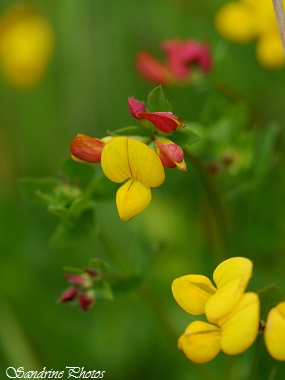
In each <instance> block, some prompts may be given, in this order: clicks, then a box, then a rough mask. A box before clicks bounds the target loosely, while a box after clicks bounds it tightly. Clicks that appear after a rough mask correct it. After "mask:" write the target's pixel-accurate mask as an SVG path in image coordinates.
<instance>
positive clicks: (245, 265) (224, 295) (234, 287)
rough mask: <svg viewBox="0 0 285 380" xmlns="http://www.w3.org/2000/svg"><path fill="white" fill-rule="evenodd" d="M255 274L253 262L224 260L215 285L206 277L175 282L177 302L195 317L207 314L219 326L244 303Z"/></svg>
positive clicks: (173, 284) (237, 258)
mask: <svg viewBox="0 0 285 380" xmlns="http://www.w3.org/2000/svg"><path fill="white" fill-rule="evenodd" d="M251 275H252V262H251V261H250V260H249V259H247V258H244V257H232V258H230V259H228V260H225V261H223V262H222V263H221V264H220V265H218V266H217V268H216V269H215V271H214V274H213V279H214V282H215V284H216V287H215V286H214V285H213V284H212V282H211V281H210V280H209V279H208V278H207V277H206V276H203V275H196V274H192V275H187V276H183V277H180V278H177V279H175V280H174V281H173V283H172V293H173V296H174V298H175V300H176V302H177V303H178V304H179V306H181V307H182V308H183V309H184V310H185V311H187V312H188V313H190V314H192V315H200V314H203V313H205V314H206V317H207V319H208V320H209V321H210V322H212V323H216V322H217V321H219V320H221V318H223V317H224V316H225V315H227V314H228V313H229V312H230V311H231V310H232V309H233V308H234V307H235V306H236V305H237V304H238V303H239V301H240V300H241V298H242V296H243V293H244V291H245V289H246V287H247V284H248V282H249V280H250V278H251Z"/></svg>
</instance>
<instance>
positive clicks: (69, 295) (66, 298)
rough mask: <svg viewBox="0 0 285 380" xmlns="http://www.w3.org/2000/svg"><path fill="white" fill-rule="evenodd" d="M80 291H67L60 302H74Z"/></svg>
mask: <svg viewBox="0 0 285 380" xmlns="http://www.w3.org/2000/svg"><path fill="white" fill-rule="evenodd" d="M77 293H78V290H77V289H76V288H69V289H66V290H65V291H64V292H63V294H62V295H61V297H60V299H59V302H67V301H71V300H73V299H74V298H75V297H76V296H77Z"/></svg>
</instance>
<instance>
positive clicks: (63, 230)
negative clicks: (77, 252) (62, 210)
mask: <svg viewBox="0 0 285 380" xmlns="http://www.w3.org/2000/svg"><path fill="white" fill-rule="evenodd" d="M94 226H95V215H94V211H93V210H87V211H85V212H84V213H83V214H82V215H81V217H80V218H74V219H71V218H70V219H69V221H68V222H62V223H60V224H59V225H58V227H57V229H56V230H55V232H54V233H53V235H52V236H51V239H50V244H51V245H52V246H53V247H55V248H58V247H69V246H74V245H79V244H82V243H83V242H84V241H85V240H86V239H88V238H90V237H91V235H92V233H93V232H94Z"/></svg>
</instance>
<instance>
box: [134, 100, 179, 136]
mask: <svg viewBox="0 0 285 380" xmlns="http://www.w3.org/2000/svg"><path fill="white" fill-rule="evenodd" d="M128 104H129V111H130V114H131V115H132V116H133V117H135V118H136V119H138V120H139V119H146V120H148V121H150V122H151V123H152V124H153V125H154V126H155V127H156V128H157V129H159V130H160V131H162V132H164V133H169V132H173V131H175V130H176V129H178V128H181V127H182V126H183V122H182V121H181V120H179V119H178V117H177V116H175V115H174V114H173V113H172V112H147V109H146V106H145V105H144V104H143V103H142V102H140V101H139V100H136V99H134V98H129V99H128Z"/></svg>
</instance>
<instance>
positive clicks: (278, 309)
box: [264, 302, 285, 361]
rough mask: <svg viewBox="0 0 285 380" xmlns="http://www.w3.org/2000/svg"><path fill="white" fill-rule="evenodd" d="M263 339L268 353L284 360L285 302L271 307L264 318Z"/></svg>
mask: <svg viewBox="0 0 285 380" xmlns="http://www.w3.org/2000/svg"><path fill="white" fill-rule="evenodd" d="M264 340H265V345H266V347H267V350H268V352H269V353H270V355H271V356H272V357H273V358H274V359H276V360H282V361H285V302H280V303H279V304H278V305H277V306H275V307H274V308H272V309H271V310H270V311H269V313H268V317H267V320H266V325H265V330H264Z"/></svg>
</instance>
